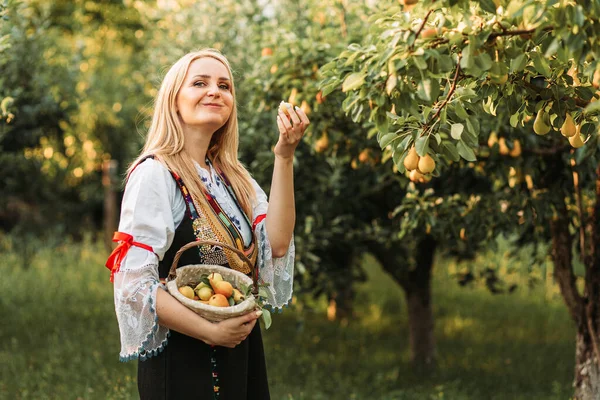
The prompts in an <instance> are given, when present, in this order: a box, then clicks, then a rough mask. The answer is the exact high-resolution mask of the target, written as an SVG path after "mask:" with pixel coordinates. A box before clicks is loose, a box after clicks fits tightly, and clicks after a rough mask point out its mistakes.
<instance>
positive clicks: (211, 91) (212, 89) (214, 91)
mask: <svg viewBox="0 0 600 400" xmlns="http://www.w3.org/2000/svg"><path fill="white" fill-rule="evenodd" d="M218 94H220V92H219V85H216V84H214V85H209V86H208V95H210V96H216V95H218Z"/></svg>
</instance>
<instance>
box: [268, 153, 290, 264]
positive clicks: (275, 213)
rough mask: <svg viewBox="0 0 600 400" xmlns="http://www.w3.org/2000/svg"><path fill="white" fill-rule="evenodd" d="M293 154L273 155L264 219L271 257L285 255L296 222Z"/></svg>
mask: <svg viewBox="0 0 600 400" xmlns="http://www.w3.org/2000/svg"><path fill="white" fill-rule="evenodd" d="M293 160H294V158H293V156H292V157H289V158H286V157H281V156H278V155H275V165H274V167H273V179H272V182H271V195H270V196H269V208H268V211H267V217H266V220H265V224H266V229H267V234H268V236H269V242H270V244H271V248H272V250H273V257H283V255H285V253H286V251H287V249H288V247H289V245H290V241H291V240H292V234H293V232H294V225H295V223H296V207H295V202H294V163H293Z"/></svg>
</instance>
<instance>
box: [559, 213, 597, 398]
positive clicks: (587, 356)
mask: <svg viewBox="0 0 600 400" xmlns="http://www.w3.org/2000/svg"><path fill="white" fill-rule="evenodd" d="M557 211H558V215H559V216H560V217H559V218H557V219H555V220H553V221H551V222H550V231H551V234H552V261H553V263H554V276H555V278H556V281H557V283H558V285H559V287H560V291H561V294H562V297H563V299H564V301H565V304H566V306H567V310H568V311H569V314H570V316H571V318H572V319H573V321H574V322H575V325H576V326H577V338H576V349H575V378H574V380H573V387H574V389H575V393H574V396H575V399H577V400H597V399H600V370H599V369H598V361H599V360H600V357H599V355H600V353H599V349H598V347H599V345H598V343H599V338H598V335H597V333H596V332H597V326H598V324H597V320H598V315H597V313H598V308H597V307H596V304H594V301H591V300H590V298H595V296H594V294H595V293H596V285H595V284H593V283H594V282H595V281H596V280H597V271H593V270H592V265H586V293H585V295H584V296H582V295H581V294H580V293H579V291H578V290H577V286H576V279H575V274H574V273H573V269H572V267H571V266H572V261H573V260H572V252H571V243H572V240H571V239H572V238H571V236H570V233H569V223H568V219H567V218H566V215H567V210H566V206H565V205H564V203H558V204H557ZM590 296H592V297H590Z"/></svg>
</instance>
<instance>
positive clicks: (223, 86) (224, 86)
mask: <svg viewBox="0 0 600 400" xmlns="http://www.w3.org/2000/svg"><path fill="white" fill-rule="evenodd" d="M219 87H220V88H221V89H223V90H229V85H225V84H223V85H220V86H219Z"/></svg>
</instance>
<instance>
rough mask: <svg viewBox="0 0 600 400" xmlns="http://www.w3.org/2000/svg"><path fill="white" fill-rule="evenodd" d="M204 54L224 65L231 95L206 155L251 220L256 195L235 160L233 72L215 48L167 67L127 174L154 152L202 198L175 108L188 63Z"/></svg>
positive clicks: (235, 116)
mask: <svg viewBox="0 0 600 400" xmlns="http://www.w3.org/2000/svg"><path fill="white" fill-rule="evenodd" d="M203 57H211V58H214V59H215V60H217V61H220V62H221V63H222V64H223V65H225V67H226V68H227V72H228V73H229V79H230V81H231V93H232V95H233V107H232V110H231V115H230V116H229V119H228V120H227V122H226V123H225V125H223V126H222V127H221V128H220V129H219V130H217V131H216V132H215V133H214V134H213V136H212V138H211V141H210V144H209V146H208V150H207V154H206V155H207V157H208V158H209V159H210V160H211V162H212V163H213V164H214V165H216V166H217V167H218V168H220V169H221V171H223V173H224V174H225V176H226V177H227V179H228V180H229V182H230V183H231V186H232V188H233V190H234V192H235V195H236V197H237V199H238V201H239V203H240V206H241V207H242V209H243V211H244V212H245V213H246V215H247V216H248V218H250V220H252V218H253V216H252V205H251V204H252V203H251V202H252V199H255V198H256V193H255V191H254V188H253V187H252V183H251V181H250V174H249V173H248V171H247V170H246V168H244V166H243V165H242V163H241V162H240V161H239V160H238V145H239V133H238V121H237V105H236V97H235V86H234V84H233V75H232V73H231V67H230V66H229V62H228V61H227V59H226V58H225V56H223V55H222V54H221V53H220V52H219V51H218V50H215V49H202V50H199V51H195V52H190V53H188V54H186V55H184V56H183V57H181V58H180V59H179V60H178V61H177V62H176V63H175V64H173V66H172V67H171V68H170V69H169V71H168V72H167V74H166V75H165V77H164V79H163V81H162V84H161V86H160V89H159V90H158V94H157V95H156V100H155V102H154V114H153V117H152V123H151V125H150V129H149V130H148V136H147V137H146V143H145V145H144V148H143V150H142V153H141V154H140V156H139V157H138V158H137V159H136V160H135V161H133V163H132V164H131V165H130V166H129V169H128V171H127V172H128V175H129V174H130V173H131V171H133V169H134V168H135V166H136V165H137V164H138V163H139V162H140V161H141V160H142V159H144V158H146V157H147V156H149V155H154V156H156V158H157V159H158V161H160V162H162V163H163V164H164V165H165V166H166V167H167V168H168V169H170V170H171V171H173V172H175V173H176V174H177V175H179V176H180V177H181V179H182V180H183V182H184V183H185V185H186V186H187V187H188V190H189V191H190V194H191V195H192V197H193V198H194V199H195V200H196V201H203V198H204V195H203V192H202V190H203V188H204V185H203V183H202V181H201V180H200V177H199V176H198V173H197V171H196V168H195V166H194V161H193V159H192V157H191V156H190V155H189V154H188V153H187V152H186V151H185V150H184V146H183V145H184V135H183V128H182V126H181V123H180V122H179V118H178V117H177V107H176V99H177V94H178V93H179V90H180V88H181V86H182V85H183V81H184V79H185V76H186V74H187V71H188V69H189V67H190V64H191V63H192V62H193V61H195V60H197V59H199V58H203Z"/></svg>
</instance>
